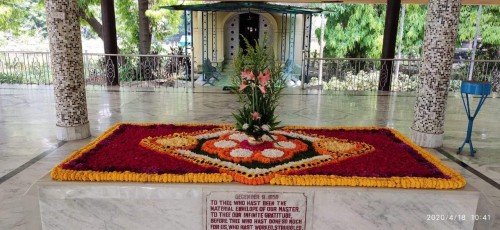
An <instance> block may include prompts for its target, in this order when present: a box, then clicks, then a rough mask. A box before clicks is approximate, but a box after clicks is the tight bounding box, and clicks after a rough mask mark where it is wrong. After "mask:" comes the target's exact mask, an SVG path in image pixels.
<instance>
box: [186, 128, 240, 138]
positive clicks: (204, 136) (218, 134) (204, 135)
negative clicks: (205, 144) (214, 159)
mask: <svg viewBox="0 0 500 230" xmlns="http://www.w3.org/2000/svg"><path fill="white" fill-rule="evenodd" d="M230 132H234V131H232V130H222V131H219V132H215V133H203V134H198V135H196V136H194V138H196V139H198V140H200V139H210V138H215V137H219V136H222V135H224V134H227V133H230Z"/></svg>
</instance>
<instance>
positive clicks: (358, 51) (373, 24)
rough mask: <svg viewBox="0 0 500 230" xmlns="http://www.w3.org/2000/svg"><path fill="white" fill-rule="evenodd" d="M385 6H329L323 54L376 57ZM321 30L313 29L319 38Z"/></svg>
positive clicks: (381, 32) (380, 44)
mask: <svg viewBox="0 0 500 230" xmlns="http://www.w3.org/2000/svg"><path fill="white" fill-rule="evenodd" d="M385 8H386V6H385V5H366V4H328V5H327V6H326V10H327V11H326V12H325V14H326V16H327V18H328V19H327V20H328V21H327V23H326V25H325V50H324V55H325V56H329V57H372V58H379V57H380V52H381V50H382V39H383V32H384V17H385ZM320 32H321V31H320V30H319V29H318V30H316V34H317V35H318V36H319V33H320Z"/></svg>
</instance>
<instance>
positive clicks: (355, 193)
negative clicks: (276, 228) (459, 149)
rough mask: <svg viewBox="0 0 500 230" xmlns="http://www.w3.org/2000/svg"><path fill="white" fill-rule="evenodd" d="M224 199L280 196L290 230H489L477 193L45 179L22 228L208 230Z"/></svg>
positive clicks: (30, 198)
mask: <svg viewBox="0 0 500 230" xmlns="http://www.w3.org/2000/svg"><path fill="white" fill-rule="evenodd" d="M225 194H226V195H227V199H224V200H237V199H239V198H238V196H240V195H241V194H259V195H260V194H270V195H269V196H267V197H266V199H267V198H269V197H271V198H272V197H274V196H275V195H279V197H280V199H282V200H285V201H290V202H296V204H295V205H292V206H297V207H300V208H299V209H300V210H299V209H297V213H296V214H294V215H295V216H294V218H296V219H300V220H303V222H298V223H300V224H299V225H300V226H301V227H300V228H299V227H297V228H296V229H301V230H303V229H307V230H326V229H406V228H408V227H410V226H419V228H422V229H478V226H479V227H480V228H479V229H488V226H490V225H489V224H481V223H479V222H478V221H476V222H475V221H474V220H473V218H472V217H473V216H472V215H475V214H481V215H482V214H488V213H483V212H484V211H482V210H481V208H480V207H481V206H478V205H479V204H480V203H481V202H485V201H484V200H483V201H481V202H480V200H481V199H482V198H481V193H480V192H478V191H477V190H475V189H474V188H473V187H471V186H469V185H468V186H467V187H466V188H465V189H462V190H416V189H386V188H382V189H380V188H359V187H300V186H288V187H287V186H270V185H264V186H248V185H241V184H151V183H98V182H95V183H87V182H86V183H81V182H56V181H52V180H51V179H50V178H49V176H48V175H47V176H45V177H43V178H42V179H40V180H39V181H38V182H36V183H35V184H34V185H33V186H32V187H31V188H30V189H29V190H28V192H27V193H26V194H25V197H24V198H25V199H24V200H25V205H24V206H25V209H26V219H27V227H28V229H183V230H191V229H192V230H201V229H203V230H207V229H211V228H210V225H209V224H207V220H209V218H210V217H209V218H208V219H207V216H209V215H210V214H209V213H210V210H207V208H210V207H212V208H213V207H215V206H213V205H211V204H212V203H213V201H214V200H218V201H220V200H223V198H224V196H225ZM248 197H250V198H249V199H252V198H251V197H252V196H248ZM276 198H278V196H276ZM290 205H291V204H289V206H290ZM229 206H231V205H229ZM229 206H228V207H229ZM259 207H260V206H259ZM478 207H479V208H478ZM233 211H235V210H233ZM299 211H300V213H299ZM302 212H305V213H302ZM491 218H492V219H494V217H493V216H491ZM302 223H303V224H302ZM490 223H491V222H490ZM299 225H297V226H299ZM284 226H286V224H285V225H284ZM224 228H225V227H224ZM247 229H254V230H255V228H253V227H252V228H247ZM261 229H262V228H261ZM264 229H265V228H264ZM269 229H271V227H270V228H269Z"/></svg>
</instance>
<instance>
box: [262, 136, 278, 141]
mask: <svg viewBox="0 0 500 230" xmlns="http://www.w3.org/2000/svg"><path fill="white" fill-rule="evenodd" d="M271 136H272V138H271V137H270V136H268V135H264V136H262V140H263V141H274V140H276V139H278V137H277V136H275V135H271ZM273 138H274V139H273Z"/></svg>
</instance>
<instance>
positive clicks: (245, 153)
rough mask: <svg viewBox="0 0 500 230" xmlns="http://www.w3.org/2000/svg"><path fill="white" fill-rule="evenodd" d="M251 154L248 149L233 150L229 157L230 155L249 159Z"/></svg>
mask: <svg viewBox="0 0 500 230" xmlns="http://www.w3.org/2000/svg"><path fill="white" fill-rule="evenodd" d="M252 154H253V152H252V151H250V150H248V149H233V150H231V152H230V153H229V155H231V156H232V157H242V158H245V157H251V156H252Z"/></svg>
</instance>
